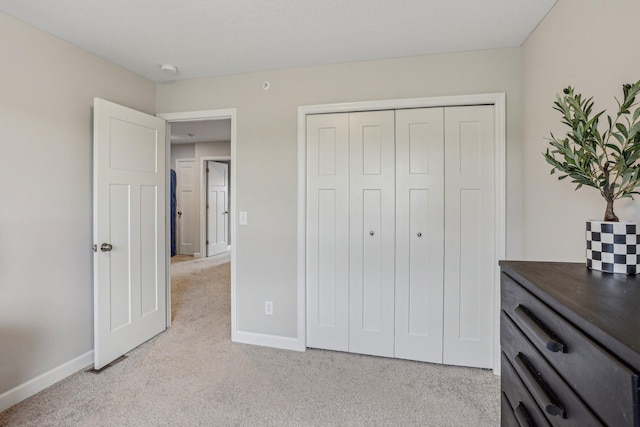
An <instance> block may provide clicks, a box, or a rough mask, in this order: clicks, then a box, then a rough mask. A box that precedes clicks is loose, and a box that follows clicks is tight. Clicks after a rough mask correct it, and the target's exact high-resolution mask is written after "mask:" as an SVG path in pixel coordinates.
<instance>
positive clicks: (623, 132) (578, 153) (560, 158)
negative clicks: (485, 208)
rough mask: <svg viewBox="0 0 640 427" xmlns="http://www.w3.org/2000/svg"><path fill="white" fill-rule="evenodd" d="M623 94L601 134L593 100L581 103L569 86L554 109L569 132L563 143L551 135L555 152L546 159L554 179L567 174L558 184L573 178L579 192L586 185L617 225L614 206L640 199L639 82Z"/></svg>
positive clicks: (577, 94)
mask: <svg viewBox="0 0 640 427" xmlns="http://www.w3.org/2000/svg"><path fill="white" fill-rule="evenodd" d="M622 90H623V94H624V98H623V100H622V102H620V101H619V100H618V99H617V98H616V102H617V104H618V112H617V114H616V115H615V116H614V117H611V116H607V122H608V127H607V128H606V130H605V131H604V132H602V133H601V132H600V130H599V129H598V125H599V120H600V117H601V116H602V115H603V114H604V111H601V112H599V113H597V114H592V110H593V98H589V99H583V97H582V95H581V94H579V93H575V92H574V89H573V88H572V87H571V86H569V87H567V88H566V89H564V90H563V95H562V96H560V95H557V96H556V101H555V102H554V107H553V108H554V110H557V111H559V112H560V113H562V123H564V124H565V125H567V126H568V127H569V130H568V131H567V133H566V135H565V137H564V138H563V139H560V138H556V137H555V136H554V135H553V133H552V134H551V138H549V145H551V149H549V148H547V151H546V153H543V155H544V157H545V159H546V160H547V162H548V163H549V164H550V165H551V166H552V168H551V173H552V174H553V173H555V171H556V170H558V171H560V172H561V173H563V175H561V176H559V177H558V179H559V180H562V179H565V178H567V177H570V178H571V182H573V183H575V184H577V185H576V190H577V189H579V188H580V187H582V186H583V185H586V186H589V187H594V188H596V189H598V190H599V191H600V194H601V195H602V197H603V198H604V199H605V200H606V202H607V207H606V210H605V213H604V220H605V221H616V222H617V221H618V217H617V216H616V215H615V213H613V202H614V201H615V200H617V199H620V198H623V197H632V198H633V195H634V194H640V192H638V191H636V188H638V187H639V186H640V162H639V160H640V120H639V119H640V107H639V106H638V104H639V103H637V102H636V96H637V95H638V93H639V92H640V80H639V81H638V82H636V83H634V84H625V85H623V86H622ZM634 109H635V110H634ZM632 110H633V114H632Z"/></svg>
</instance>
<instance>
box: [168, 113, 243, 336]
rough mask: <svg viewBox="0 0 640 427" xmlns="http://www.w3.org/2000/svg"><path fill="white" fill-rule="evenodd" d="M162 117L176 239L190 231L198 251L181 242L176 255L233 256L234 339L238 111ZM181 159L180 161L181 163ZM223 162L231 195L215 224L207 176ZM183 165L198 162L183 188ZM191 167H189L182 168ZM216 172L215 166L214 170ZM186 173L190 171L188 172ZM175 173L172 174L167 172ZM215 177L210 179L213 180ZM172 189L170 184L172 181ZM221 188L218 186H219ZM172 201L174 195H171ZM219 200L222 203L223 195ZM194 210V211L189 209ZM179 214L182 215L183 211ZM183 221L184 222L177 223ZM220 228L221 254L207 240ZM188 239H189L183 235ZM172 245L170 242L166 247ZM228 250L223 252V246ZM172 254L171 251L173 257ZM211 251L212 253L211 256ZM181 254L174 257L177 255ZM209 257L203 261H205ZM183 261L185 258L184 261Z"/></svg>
mask: <svg viewBox="0 0 640 427" xmlns="http://www.w3.org/2000/svg"><path fill="white" fill-rule="evenodd" d="M158 116H159V117H160V118H163V119H165V120H166V121H167V135H168V137H167V141H168V142H169V144H168V146H169V148H168V153H167V154H168V156H167V157H168V159H169V161H168V162H167V163H168V164H167V167H168V169H169V170H172V169H173V170H175V171H176V177H175V179H176V182H175V184H176V191H175V194H176V207H175V210H174V215H173V218H174V221H175V223H176V227H175V228H176V231H175V235H176V243H177V241H179V239H181V237H180V233H183V234H185V233H188V234H189V236H190V237H189V239H190V240H191V241H192V243H193V244H192V247H193V248H194V249H193V254H182V255H181V254H180V253H179V252H180V251H179V248H178V245H176V251H175V254H176V257H178V258H183V257H189V259H192V260H196V261H204V259H212V260H213V258H215V260H213V261H214V262H218V261H219V260H221V258H226V259H230V262H231V336H232V339H234V338H235V330H236V326H235V325H236V322H235V313H236V310H235V308H236V307H235V300H236V299H235V277H236V275H235V259H236V257H235V254H236V245H235V242H236V237H235V236H236V221H235V216H234V213H235V212H236V209H235V205H236V188H235V182H236V181H235V158H234V157H235V134H236V132H235V117H236V111H235V109H224V110H210V111H194V112H184V113H166V114H158ZM178 161H179V162H178ZM210 162H215V163H216V164H219V165H224V168H225V169H226V175H225V177H226V178H225V179H224V180H223V181H226V187H225V189H226V194H224V200H221V205H220V209H218V211H219V213H220V214H221V215H223V217H222V220H221V221H218V222H217V223H214V219H215V216H214V218H213V219H210V218H208V215H207V205H209V206H210V207H211V205H212V203H210V202H209V200H208V198H209V197H211V194H208V193H210V192H209V191H208V188H209V186H210V184H212V183H213V181H215V180H212V179H209V177H208V174H207V167H208V166H213V163H210ZM177 164H181V165H182V166H185V165H189V164H191V165H193V167H192V169H191V170H192V173H191V175H190V177H188V178H187V181H188V182H186V183H185V182H184V181H185V179H184V177H183V179H182V181H183V182H182V183H183V184H185V185H184V188H180V185H181V183H180V181H181V180H180V179H179V177H178V176H177V175H178V173H177V172H178V171H177V170H176V165H177ZM183 169H184V171H186V170H187V169H189V168H183ZM209 169H210V171H209V172H211V168H209ZM185 173H187V174H188V173H189V172H188V171H187V172H185ZM168 176H171V173H169V174H168ZM210 181H211V182H210ZM168 184H169V185H168V187H169V188H171V183H168ZM179 189H181V190H184V194H183V196H184V195H187V196H188V197H186V199H188V200H184V199H185V198H184V197H183V200H180V197H181V194H180V191H179ZM218 190H219V189H218ZM168 196H169V197H168V200H169V199H171V197H170V195H169V194H168ZM217 200H219V201H220V198H218V199H217ZM189 209H190V213H188V212H187V211H188V210H189ZM167 210H168V212H167V214H168V216H169V217H170V218H171V217H172V215H171V212H170V211H171V209H170V206H168V209H167ZM178 212H180V213H181V214H178ZM179 221H182V223H181V226H178V224H180V223H179ZM212 228H215V229H216V230H217V231H219V232H220V233H219V234H220V236H222V240H223V241H225V243H224V244H220V245H218V247H217V248H218V250H219V252H217V253H216V252H215V251H210V250H209V251H208V247H207V239H208V236H209V235H210V233H209V231H210V230H211V229H212ZM171 229H172V227H171V226H170V225H169V224H168V227H167V233H168V234H167V237H168V238H167V240H169V239H170V238H171V237H172V235H173V234H174V233H173V232H172V230H171ZM183 240H184V239H183ZM167 246H168V247H170V246H171V245H167ZM220 249H223V250H220ZM170 255H171V254H170V253H168V254H167V256H168V258H170ZM208 255H211V256H210V257H207V256H208ZM178 258H174V260H175V259H178ZM203 258H204V259H203ZM182 261H184V259H182ZM167 266H168V267H167V269H168V271H167V277H171V262H168V263H167ZM167 288H168V294H169V295H168V301H170V293H171V286H168V287H167ZM167 314H168V316H167V318H168V324H170V322H171V320H170V319H171V304H170V303H169V304H168V305H167Z"/></svg>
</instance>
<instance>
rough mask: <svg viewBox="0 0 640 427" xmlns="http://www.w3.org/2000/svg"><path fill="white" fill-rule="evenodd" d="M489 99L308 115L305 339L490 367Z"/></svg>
mask: <svg viewBox="0 0 640 427" xmlns="http://www.w3.org/2000/svg"><path fill="white" fill-rule="evenodd" d="M493 123H494V122H493V106H470V107H446V108H422V109H410V110H397V111H375V112H362V113H338V114H321V115H314V116H308V117H307V245H306V247H307V345H308V346H309V347H316V348H325V349H331V350H341V351H350V352H355V353H363V354H372V355H379V356H387V357H398V358H404V359H412V360H420V361H427V362H434V363H446V364H453V365H464V366H475V367H483V368H490V367H492V358H491V355H492V351H491V350H492V346H493V312H494V307H493V292H494V291H493V286H494V282H495V280H494V279H495V277H494V274H495V273H494V272H495V266H494V265H493V261H492V260H493V254H494V251H495V242H494V230H495V223H494V217H495V213H494V197H495V196H494V186H495V177H494V170H495V168H494V130H493Z"/></svg>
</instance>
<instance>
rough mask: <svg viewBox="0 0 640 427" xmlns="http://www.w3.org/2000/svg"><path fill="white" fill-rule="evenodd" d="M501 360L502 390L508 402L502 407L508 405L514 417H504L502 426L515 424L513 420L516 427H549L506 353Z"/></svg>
mask: <svg viewBox="0 0 640 427" xmlns="http://www.w3.org/2000/svg"><path fill="white" fill-rule="evenodd" d="M501 360H502V364H501V379H500V381H501V388H502V392H503V395H504V396H503V398H506V400H507V402H503V403H502V405H504V404H505V403H507V404H508V405H509V409H510V410H511V411H512V415H513V417H510V416H507V417H504V418H503V421H502V426H503V427H504V426H509V425H511V424H508V423H509V422H513V418H515V419H516V424H515V425H516V426H532V427H533V426H537V427H542V426H549V425H550V424H549V422H548V421H547V419H546V418H545V416H544V414H543V413H542V412H541V411H540V408H538V405H536V403H535V402H534V400H533V397H532V396H531V394H529V392H528V391H527V388H526V387H525V385H524V384H523V383H522V381H521V380H520V378H519V377H518V374H516V372H515V371H514V369H513V366H511V363H510V362H509V360H508V359H507V357H506V356H505V355H504V353H502V357H501ZM503 409H504V406H503Z"/></svg>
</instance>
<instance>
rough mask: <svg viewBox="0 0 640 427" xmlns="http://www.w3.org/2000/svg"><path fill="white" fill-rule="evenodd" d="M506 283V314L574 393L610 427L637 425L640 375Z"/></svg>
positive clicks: (505, 280) (507, 279)
mask: <svg viewBox="0 0 640 427" xmlns="http://www.w3.org/2000/svg"><path fill="white" fill-rule="evenodd" d="M501 282H502V310H503V311H505V312H506V313H507V314H508V316H509V317H510V318H511V320H513V322H514V323H515V324H516V325H517V326H518V328H519V329H520V330H521V331H522V333H523V334H524V335H526V337H527V338H528V339H529V341H530V342H531V343H532V344H533V346H534V347H535V348H536V349H537V350H538V352H539V353H540V354H541V355H542V356H543V357H544V358H545V359H546V360H547V361H548V362H549V364H550V365H551V366H552V367H553V368H554V369H555V371H556V372H557V373H558V375H559V376H560V377H562V378H563V379H564V381H565V382H566V383H567V384H568V385H569V386H570V387H571V388H572V389H573V390H574V392H575V393H576V394H577V395H578V396H580V398H581V399H582V400H584V402H586V404H587V405H588V406H589V407H590V408H591V409H592V410H593V412H595V413H596V414H597V416H598V417H599V418H600V419H601V420H602V421H604V423H605V424H607V425H610V426H615V427H622V426H637V425H638V415H637V412H638V408H637V406H636V404H635V402H636V396H637V395H636V393H637V384H638V377H637V375H636V374H635V373H634V372H633V371H632V370H631V369H629V368H628V367H627V366H626V365H624V364H623V363H621V362H620V361H618V360H617V359H616V358H615V357H613V356H612V355H611V354H610V353H608V352H607V351H606V350H604V349H603V348H601V347H600V346H599V345H598V344H597V343H595V342H594V341H592V340H591V339H589V338H588V337H587V336H586V335H584V334H583V333H582V332H580V331H579V330H578V329H576V328H575V327H574V326H573V325H571V324H570V323H569V322H567V321H566V320H565V319H564V318H563V317H561V316H559V315H558V314H557V313H555V311H553V310H552V309H550V308H549V307H548V306H546V305H545V304H544V303H543V302H542V301H540V300H539V299H537V298H536V297H535V296H534V295H532V294H531V293H529V292H528V291H527V290H526V289H524V288H523V287H522V286H520V285H519V284H518V283H517V282H515V281H514V280H512V279H511V278H510V277H509V276H507V275H506V274H504V273H503V274H502V281H501Z"/></svg>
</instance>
